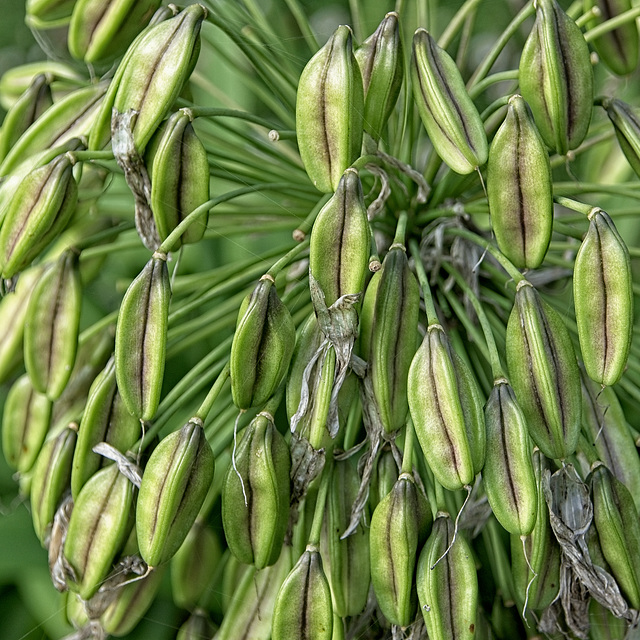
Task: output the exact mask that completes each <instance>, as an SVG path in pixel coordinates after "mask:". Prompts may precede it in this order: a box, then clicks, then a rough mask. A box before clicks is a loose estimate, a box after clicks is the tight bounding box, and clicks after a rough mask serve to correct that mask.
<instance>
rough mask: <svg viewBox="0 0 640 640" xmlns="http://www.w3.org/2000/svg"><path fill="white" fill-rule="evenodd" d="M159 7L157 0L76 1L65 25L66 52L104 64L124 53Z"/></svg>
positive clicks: (94, 62) (91, 63) (85, 59)
mask: <svg viewBox="0 0 640 640" xmlns="http://www.w3.org/2000/svg"><path fill="white" fill-rule="evenodd" d="M159 6H160V0H142V2H141V1H140V0H110V1H105V0H76V3H75V5H74V7H73V13H72V14H71V22H70V24H69V35H68V38H67V46H68V48H69V53H70V54H71V55H72V56H73V57H74V58H75V59H76V60H81V61H83V62H84V63H85V64H87V65H97V66H105V65H107V64H109V63H110V62H112V61H113V60H115V59H116V58H118V57H119V56H120V55H121V54H123V53H124V52H125V50H126V49H127V47H128V46H129V45H130V44H131V42H132V41H133V40H134V39H135V37H136V36H137V35H138V33H139V32H140V31H141V30H142V28H144V27H145V26H146V25H147V23H148V22H149V20H150V19H151V16H153V14H154V12H155V11H156V10H157V9H158V7H159Z"/></svg>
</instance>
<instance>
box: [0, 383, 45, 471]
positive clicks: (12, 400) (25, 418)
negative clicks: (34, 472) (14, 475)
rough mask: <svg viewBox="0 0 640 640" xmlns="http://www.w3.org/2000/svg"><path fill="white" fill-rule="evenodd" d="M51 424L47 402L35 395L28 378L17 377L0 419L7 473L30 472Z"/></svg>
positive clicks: (37, 394) (43, 396)
mask: <svg viewBox="0 0 640 640" xmlns="http://www.w3.org/2000/svg"><path fill="white" fill-rule="evenodd" d="M50 421H51V400H49V398H47V396H45V395H43V394H41V393H38V392H37V391H36V390H35V389H34V388H33V386H32V384H31V381H30V380H29V376H27V375H26V374H25V375H23V376H20V377H19V378H18V379H17V380H16V381H15V382H14V383H13V385H12V386H11V389H9V393H8V394H7V399H6V401H5V405H4V413H3V416H2V451H3V453H4V458H5V460H6V461H7V464H8V465H9V467H10V468H11V469H15V470H16V471H18V472H19V473H21V474H24V473H26V472H27V471H29V470H30V469H31V467H32V466H33V464H34V462H35V461H36V458H37V457H38V454H39V453H40V449H41V448H42V444H43V442H44V439H45V437H46V435H47V432H48V431H49V424H50Z"/></svg>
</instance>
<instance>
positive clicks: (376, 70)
mask: <svg viewBox="0 0 640 640" xmlns="http://www.w3.org/2000/svg"><path fill="white" fill-rule="evenodd" d="M399 25H400V23H399V21H398V14H397V13H396V12H395V11H391V12H390V13H387V15H386V16H385V17H384V19H383V20H382V22H381V23H380V25H379V26H378V28H377V29H376V30H375V32H374V33H373V34H372V35H370V36H369V37H368V38H367V39H366V40H365V41H364V42H363V43H362V45H361V46H360V47H359V48H358V49H356V51H355V57H356V60H357V61H358V66H359V67H360V71H361V73H362V84H363V88H364V96H365V99H364V123H363V126H364V130H365V131H366V132H367V133H368V134H369V135H370V136H371V137H372V138H373V139H374V140H375V141H376V142H377V141H378V140H380V138H381V137H382V133H383V131H384V126H385V125H386V123H387V120H388V119H389V116H390V115H391V113H392V112H393V109H394V107H395V106H396V102H397V100H398V95H399V94H400V88H401V87H402V80H403V79H404V53H403V50H402V40H401V39H400V26H399Z"/></svg>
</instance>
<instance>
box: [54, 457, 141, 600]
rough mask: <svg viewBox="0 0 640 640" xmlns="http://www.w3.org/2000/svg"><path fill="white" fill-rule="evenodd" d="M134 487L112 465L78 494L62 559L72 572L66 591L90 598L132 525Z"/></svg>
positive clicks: (115, 466) (98, 474) (93, 477)
mask: <svg viewBox="0 0 640 640" xmlns="http://www.w3.org/2000/svg"><path fill="white" fill-rule="evenodd" d="M133 493H134V486H133V484H132V483H131V481H130V480H128V479H127V478H126V477H125V476H124V475H123V474H122V473H120V471H119V469H118V466H117V465H115V464H112V465H109V466H108V467H105V468H104V469H101V470H100V471H98V473H96V474H95V475H94V476H92V477H91V478H90V479H89V480H88V481H87V483H86V484H85V485H84V487H83V488H82V491H80V494H79V495H78V498H77V500H75V504H74V506H73V511H72V512H71V519H70V521H69V528H68V531H67V537H66V540H65V543H64V557H65V558H66V560H67V562H68V564H69V565H70V567H71V569H72V570H73V576H68V584H69V588H70V589H71V590H72V591H75V592H77V593H79V594H80V597H81V598H82V599H83V600H88V599H89V598H91V596H93V595H94V594H95V593H96V591H97V590H98V588H99V587H100V584H101V583H102V580H103V579H104V578H105V577H106V576H107V574H108V573H109V571H110V570H111V566H112V564H113V562H114V560H115V558H116V557H117V555H118V554H119V553H120V551H121V549H122V547H123V546H124V543H125V542H126V540H127V537H128V536H129V532H130V531H131V527H132V526H133Z"/></svg>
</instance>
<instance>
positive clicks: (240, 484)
mask: <svg viewBox="0 0 640 640" xmlns="http://www.w3.org/2000/svg"><path fill="white" fill-rule="evenodd" d="M234 463H235V465H229V470H228V471H227V475H226V477H225V480H224V484H223V486H222V524H223V526H224V533H225V536H226V539H227V544H228V545H229V549H231V552H232V553H233V554H234V555H235V556H236V558H238V560H240V561H241V562H244V563H245V564H253V565H255V567H256V569H258V570H260V569H263V568H264V567H267V566H269V565H272V564H274V563H275V562H276V561H277V560H278V557H279V556H280V551H281V549H282V544H283V542H284V536H285V533H286V529H287V524H288V522H289V494H290V484H291V480H290V478H289V472H290V469H291V458H290V454H289V447H288V445H287V444H286V442H285V440H284V438H283V437H282V435H281V434H280V432H279V431H278V430H277V429H276V427H275V425H274V423H273V418H272V417H271V416H270V415H269V414H265V413H259V414H258V415H257V416H256V417H255V418H254V419H253V420H252V421H251V424H250V425H249V426H248V427H247V429H246V431H245V432H244V435H243V436H242V440H241V441H240V442H239V443H238V447H237V449H236V453H235V458H234Z"/></svg>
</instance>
